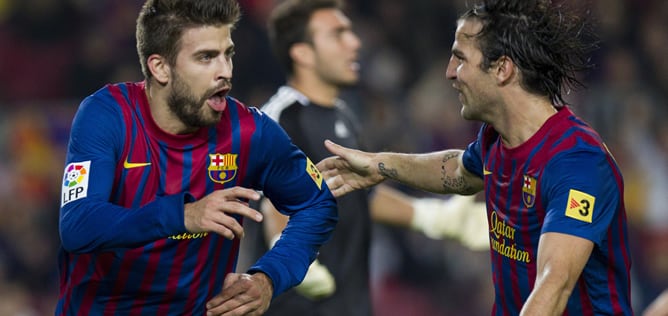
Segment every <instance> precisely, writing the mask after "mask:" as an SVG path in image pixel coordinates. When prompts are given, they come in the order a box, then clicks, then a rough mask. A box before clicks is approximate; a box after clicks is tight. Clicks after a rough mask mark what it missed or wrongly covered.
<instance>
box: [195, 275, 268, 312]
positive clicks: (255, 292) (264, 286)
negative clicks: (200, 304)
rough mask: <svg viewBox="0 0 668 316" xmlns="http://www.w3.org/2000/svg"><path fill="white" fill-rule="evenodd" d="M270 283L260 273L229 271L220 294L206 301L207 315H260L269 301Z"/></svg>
mask: <svg viewBox="0 0 668 316" xmlns="http://www.w3.org/2000/svg"><path fill="white" fill-rule="evenodd" d="M263 277H264V279H263ZM270 284H271V283H270V281H269V279H268V278H267V277H266V276H264V274H262V273H258V274H254V275H249V274H245V273H243V274H239V273H230V274H228V275H227V276H226V277H225V281H224V283H223V290H222V292H221V294H219V295H217V296H216V297H214V298H212V299H211V300H210V301H209V302H207V304H206V308H207V315H226V316H227V315H261V314H262V313H264V312H265V311H266V310H267V308H268V307H269V303H270V301H271V296H272V289H271V285H270Z"/></svg>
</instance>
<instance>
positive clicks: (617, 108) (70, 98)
mask: <svg viewBox="0 0 668 316" xmlns="http://www.w3.org/2000/svg"><path fill="white" fill-rule="evenodd" d="M348 2H349V3H348V9H349V13H350V15H351V17H352V19H353V21H354V23H355V30H356V31H357V32H358V34H359V35H360V36H361V38H362V40H363V42H364V47H363V50H362V54H361V64H362V81H361V83H360V84H359V86H358V87H356V88H354V89H350V90H349V91H346V93H345V98H346V99H347V100H348V101H349V102H350V103H351V104H352V105H353V107H354V108H355V110H356V111H358V112H359V114H360V116H361V117H362V119H363V121H364V122H365V125H364V129H365V132H366V133H367V136H368V143H369V147H370V148H371V149H373V150H396V151H410V152H418V151H429V150H435V149H440V148H444V147H450V146H459V147H461V146H464V145H466V144H467V143H468V142H469V141H470V140H471V139H472V137H473V136H474V134H475V130H476V128H477V125H476V124H475V123H470V122H465V121H463V120H462V119H460V117H459V115H458V112H459V104H458V101H457V96H456V95H454V94H453V92H452V89H451V88H450V84H449V83H448V82H446V80H445V79H444V75H445V67H446V63H447V59H448V58H449V50H450V45H451V43H452V35H453V33H454V28H455V18H456V16H457V14H458V13H459V12H461V11H462V10H463V8H465V5H466V1H465V0H457V1H437V0H413V1H403V0H367V1H353V0H350V1H348ZM562 2H563V1H562ZM566 2H569V3H571V4H575V5H578V6H582V7H583V8H587V9H590V10H591V12H592V13H593V15H594V16H595V17H597V19H598V21H599V26H598V28H599V30H598V31H599V34H600V36H601V39H602V40H603V43H602V46H601V49H600V50H599V51H598V52H597V53H596V54H594V55H593V60H594V62H595V63H596V64H597V65H598V66H597V68H596V69H595V70H594V71H592V72H591V73H589V74H587V75H586V76H585V77H584V78H583V79H585V81H586V82H587V84H588V89H587V90H584V91H573V92H572V93H571V94H570V95H569V97H568V99H569V100H572V102H573V103H574V104H575V106H574V110H575V111H576V112H577V113H579V114H580V115H582V116H583V117H585V118H586V119H588V120H589V121H590V122H591V123H592V125H594V127H595V128H597V129H598V130H599V132H600V133H601V134H602V136H603V138H604V139H605V140H606V142H607V144H608V146H609V147H610V148H611V150H612V152H613V153H614V154H615V157H616V159H617V160H618V162H619V164H620V165H621V168H622V171H623V173H624V176H625V182H626V196H625V198H626V202H627V211H628V216H629V221H630V230H631V243H632V245H633V248H632V252H633V260H634V262H633V269H632V273H633V282H634V283H633V285H634V288H633V300H634V305H635V307H636V312H637V313H638V312H640V311H641V310H642V309H643V308H644V307H645V306H646V305H647V304H648V302H649V301H650V300H651V299H653V298H654V297H655V296H656V295H657V294H658V293H659V292H660V291H661V290H662V289H664V288H666V287H668V209H667V208H668V194H666V192H668V125H666V124H662V123H663V121H664V120H665V119H666V118H668V115H667V112H668V111H667V110H668V106H667V104H666V100H667V93H668V60H666V59H665V56H668V1H663V0H598V1H597V0H593V1H576V0H567V1H566ZM141 3H142V1H141V0H95V1H93V0H0V315H52V314H53V306H54V304H55V301H56V296H57V278H58V276H57V271H56V266H57V264H56V253H57V248H58V230H57V224H58V222H57V217H58V206H59V201H60V197H59V195H60V182H61V180H62V168H63V161H64V154H65V145H66V142H67V136H68V128H69V124H70V122H71V119H72V115H73V113H74V111H75V110H76V107H77V105H78V103H79V102H80V100H81V99H82V98H83V97H85V96H86V95H88V94H90V93H92V92H93V91H95V90H96V89H98V88H100V87H101V86H102V85H104V84H105V83H108V82H116V81H133V80H141V74H140V71H139V65H138V62H137V57H136V52H135V47H134V22H135V18H136V15H137V12H138V9H139V7H140V5H141ZM241 3H242V6H243V10H244V16H243V18H242V21H241V22H240V24H239V27H238V29H237V30H236V31H235V33H234V34H233V39H234V40H235V42H236V45H237V54H236V56H235V70H234V74H235V76H234V80H233V84H234V89H233V92H232V95H233V96H235V97H237V98H239V99H240V100H242V101H244V102H245V103H246V104H248V105H260V104H261V103H262V102H263V101H264V100H266V98H267V97H268V96H270V95H271V94H272V93H273V91H274V89H275V88H276V87H277V85H279V84H281V83H282V74H281V72H280V69H279V68H278V67H277V65H276V63H275V61H274V59H273V58H272V56H271V54H270V52H269V49H268V45H267V39H266V34H265V26H264V25H265V22H266V16H267V14H268V12H269V10H270V9H271V7H272V5H273V1H272V0H241ZM374 238H375V239H374V240H375V241H374V246H373V256H372V258H373V260H372V271H373V286H374V295H373V296H374V300H375V306H376V310H377V314H378V315H488V314H489V307H490V305H491V303H490V300H491V291H492V288H491V279H490V274H489V271H488V270H489V262H488V261H489V260H488V258H489V257H488V254H487V253H485V252H483V253H474V252H470V251H468V250H466V249H464V248H463V247H462V246H460V245H458V244H457V243H455V242H452V241H447V240H446V241H438V240H430V239H428V238H426V237H424V236H422V235H420V234H417V233H413V232H410V231H406V230H402V229H396V228H390V227H384V226H379V225H377V226H375V227H374ZM243 264H244V263H243V261H242V263H241V265H243Z"/></svg>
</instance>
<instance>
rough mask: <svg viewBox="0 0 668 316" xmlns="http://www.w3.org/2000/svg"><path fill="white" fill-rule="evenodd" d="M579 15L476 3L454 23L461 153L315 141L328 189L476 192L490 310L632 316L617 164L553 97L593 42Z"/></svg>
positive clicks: (570, 82)
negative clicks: (471, 131) (483, 209)
mask: <svg viewBox="0 0 668 316" xmlns="http://www.w3.org/2000/svg"><path fill="white" fill-rule="evenodd" d="M586 23H587V22H586V20H583V19H580V18H579V16H578V15H577V14H574V12H573V11H569V10H566V8H565V7H562V6H561V5H557V4H553V3H551V2H550V1H539V0H506V1H491V0H490V1H482V3H481V4H478V5H475V6H474V7H472V9H470V10H469V11H467V12H466V13H464V14H463V15H462V16H460V18H459V19H458V22H457V29H456V32H455V41H454V43H453V45H452V56H451V58H450V61H449V64H448V67H447V70H446V76H447V78H448V79H450V80H451V81H452V86H453V88H455V89H456V90H457V91H458V92H459V97H460V101H461V103H462V109H461V115H462V116H463V118H465V119H468V120H478V121H482V122H483V123H484V124H483V126H482V127H481V130H480V132H479V135H478V138H477V139H476V140H475V141H473V142H472V143H471V144H470V145H469V146H468V147H467V148H466V149H465V150H457V149H451V150H444V151H440V152H433V153H425V154H401V153H388V152H384V153H368V152H363V151H359V150H354V149H350V148H345V147H342V146H339V145H337V144H335V143H332V142H330V141H328V142H326V143H325V146H326V147H327V148H328V149H329V150H330V151H331V152H332V153H333V154H335V155H338V157H330V158H327V159H325V160H323V161H321V162H320V163H319V164H318V167H319V168H320V170H321V171H322V172H323V176H325V178H326V179H327V182H328V184H330V188H331V189H332V192H334V194H335V196H341V195H344V194H346V193H347V192H350V191H353V190H356V189H360V188H367V187H370V186H373V185H375V184H377V183H380V182H382V181H383V180H385V179H392V180H396V181H400V182H402V183H404V184H407V185H410V186H413V187H416V188H419V189H423V190H427V191H431V192H438V193H457V194H464V195H468V194H473V193H476V192H479V191H481V190H484V191H485V198H486V203H487V214H488V221H489V227H488V229H489V238H490V246H491V247H490V248H491V249H490V252H491V261H492V262H491V263H492V274H493V281H494V287H495V293H496V295H495V302H494V307H493V314H494V315H562V314H567V315H632V314H633V311H632V309H631V302H630V300H631V299H630V292H631V291H630V276H629V271H630V265H631V262H630V251H629V244H628V237H627V228H626V226H627V223H626V214H625V209H624V199H623V192H624V190H623V183H622V175H621V172H620V170H619V168H618V166H617V164H616V163H615V161H614V159H613V157H612V155H611V154H610V153H609V151H608V149H607V148H606V146H605V145H604V143H603V141H602V140H601V138H600V137H599V135H598V134H597V133H596V132H595V131H594V130H593V129H592V128H591V127H590V126H588V125H587V124H586V123H585V122H583V121H582V120H581V119H580V118H578V117H577V116H576V115H574V114H573V112H572V111H571V110H570V109H569V106H568V105H567V104H566V102H565V101H564V98H563V93H564V92H565V91H567V88H568V87H573V86H575V87H577V86H580V85H581V82H580V81H578V79H577V77H576V74H577V72H578V71H580V70H585V69H587V67H588V66H589V64H588V62H587V58H586V54H587V53H588V52H589V50H590V48H592V47H591V46H590V45H591V44H590V43H592V42H591V41H590V40H591V39H590V38H586V36H588V34H589V31H588V30H589V28H587V27H586Z"/></svg>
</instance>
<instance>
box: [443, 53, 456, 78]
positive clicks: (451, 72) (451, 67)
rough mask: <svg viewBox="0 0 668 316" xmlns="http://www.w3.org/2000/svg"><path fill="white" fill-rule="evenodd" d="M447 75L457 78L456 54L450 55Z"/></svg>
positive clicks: (446, 70)
mask: <svg viewBox="0 0 668 316" xmlns="http://www.w3.org/2000/svg"><path fill="white" fill-rule="evenodd" d="M445 77H446V78H448V79H450V80H455V79H457V61H455V56H450V60H449V61H448V68H446V69H445Z"/></svg>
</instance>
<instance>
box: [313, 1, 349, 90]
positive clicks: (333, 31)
mask: <svg viewBox="0 0 668 316" xmlns="http://www.w3.org/2000/svg"><path fill="white" fill-rule="evenodd" d="M309 32H310V36H311V40H312V48H313V50H314V55H315V62H314V70H315V71H316V73H317V75H318V77H319V78H321V79H322V80H323V81H325V82H327V83H329V84H332V85H335V86H350V85H354V84H356V83H357V81H358V80H359V64H358V63H357V54H358V51H359V49H360V46H361V42H360V39H359V37H357V35H356V34H355V33H354V32H353V31H352V25H351V22H350V20H349V19H348V18H347V17H346V16H345V15H344V14H343V12H341V11H340V10H336V9H322V10H318V11H316V12H315V13H314V14H313V16H311V21H310V24H309Z"/></svg>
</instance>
